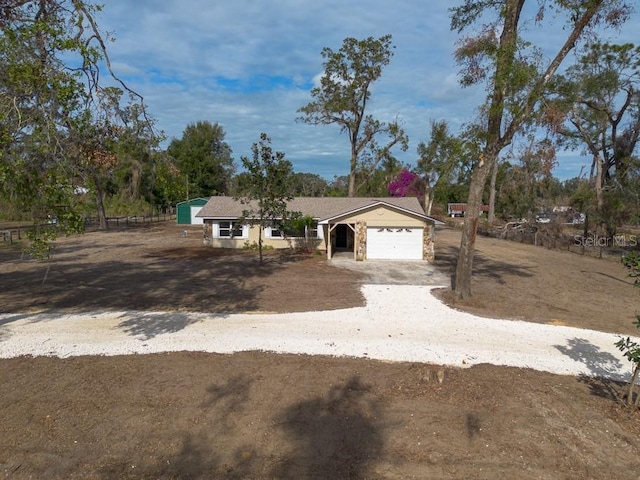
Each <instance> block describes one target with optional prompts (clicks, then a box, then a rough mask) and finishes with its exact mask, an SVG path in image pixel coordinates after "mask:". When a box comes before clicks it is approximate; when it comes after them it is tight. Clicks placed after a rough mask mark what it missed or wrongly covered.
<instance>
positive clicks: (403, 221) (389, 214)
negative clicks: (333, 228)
mask: <svg viewBox="0 0 640 480" xmlns="http://www.w3.org/2000/svg"><path fill="white" fill-rule="evenodd" d="M336 222H337V223H353V224H355V223H357V222H365V223H366V224H367V226H368V227H424V226H425V222H424V221H423V220H420V219H419V218H415V217H411V216H408V215H406V214H403V213H401V212H398V211H396V210H391V209H389V208H386V207H384V206H381V207H378V208H376V209H374V210H366V211H363V212H360V213H358V214H356V215H351V216H348V217H344V218H341V219H339V221H338V220H336Z"/></svg>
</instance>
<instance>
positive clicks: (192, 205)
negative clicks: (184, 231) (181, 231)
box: [176, 197, 209, 225]
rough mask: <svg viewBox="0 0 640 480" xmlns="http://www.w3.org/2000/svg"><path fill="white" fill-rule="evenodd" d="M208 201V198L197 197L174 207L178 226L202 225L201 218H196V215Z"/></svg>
mask: <svg viewBox="0 0 640 480" xmlns="http://www.w3.org/2000/svg"><path fill="white" fill-rule="evenodd" d="M208 201H209V199H208V198H204V197H198V198H192V199H191V200H186V201H184V202H180V203H178V204H177V205H176V220H177V222H178V225H198V224H199V225H202V218H199V217H196V215H197V214H198V213H199V212H200V210H202V207H204V206H205V205H206V203H207V202H208Z"/></svg>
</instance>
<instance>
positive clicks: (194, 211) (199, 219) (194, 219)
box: [191, 205, 204, 225]
mask: <svg viewBox="0 0 640 480" xmlns="http://www.w3.org/2000/svg"><path fill="white" fill-rule="evenodd" d="M200 210H202V205H200V206H193V205H191V223H192V224H193V225H201V224H203V223H204V219H203V218H202V217H196V215H197V214H198V213H200Z"/></svg>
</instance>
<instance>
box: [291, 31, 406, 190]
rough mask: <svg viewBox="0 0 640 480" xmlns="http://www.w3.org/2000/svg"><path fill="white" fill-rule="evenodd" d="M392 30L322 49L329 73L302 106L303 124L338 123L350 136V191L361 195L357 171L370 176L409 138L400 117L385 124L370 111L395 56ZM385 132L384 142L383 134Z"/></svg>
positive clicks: (325, 71) (323, 76)
mask: <svg viewBox="0 0 640 480" xmlns="http://www.w3.org/2000/svg"><path fill="white" fill-rule="evenodd" d="M393 48H394V47H393V46H392V44H391V35H383V36H382V37H380V38H377V39H375V38H373V37H369V38H366V39H364V40H357V39H355V38H345V39H344V42H343V44H342V47H340V50H338V51H337V52H334V51H333V50H332V49H330V48H328V47H325V48H324V49H322V57H323V58H324V59H325V62H324V64H323V65H324V74H323V75H322V77H321V79H320V85H319V86H317V87H314V88H313V89H312V90H311V96H312V97H313V101H312V102H311V103H309V104H307V105H306V106H304V107H302V108H300V109H299V110H298V112H299V113H301V114H302V116H301V117H300V118H299V120H300V121H302V122H304V123H309V124H312V125H329V124H335V125H338V126H340V129H341V131H342V132H346V133H347V134H348V135H349V143H350V145H351V156H350V160H349V196H350V197H353V196H355V195H356V192H357V190H358V185H356V181H357V178H356V177H357V174H358V172H359V171H360V173H364V174H365V175H364V178H365V180H366V179H367V178H368V176H369V175H370V174H371V173H372V172H374V171H375V170H376V168H377V167H378V165H379V164H380V163H381V162H383V161H384V160H386V159H389V157H390V156H391V153H390V152H391V149H392V148H393V147H394V146H396V145H398V146H400V148H401V149H402V150H403V151H406V150H407V148H408V142H409V139H408V137H407V135H406V134H405V132H404V129H403V128H402V127H401V125H400V123H399V122H398V121H397V120H395V121H392V122H390V123H385V122H382V121H380V120H377V119H375V118H374V117H373V116H372V115H370V114H367V113H366V111H367V110H366V108H367V105H368V102H369V101H370V97H371V84H372V83H374V82H375V81H377V80H378V79H379V78H380V76H381V75H382V69H383V68H384V67H386V66H387V65H388V64H389V62H390V61H391V57H392V56H393ZM384 137H386V141H385V142H383V143H382V144H380V143H378V139H379V138H384Z"/></svg>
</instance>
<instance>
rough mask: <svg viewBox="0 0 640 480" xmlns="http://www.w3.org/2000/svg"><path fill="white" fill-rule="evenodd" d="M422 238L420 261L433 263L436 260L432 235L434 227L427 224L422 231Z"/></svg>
mask: <svg viewBox="0 0 640 480" xmlns="http://www.w3.org/2000/svg"><path fill="white" fill-rule="evenodd" d="M423 231H424V233H423V236H422V259H423V260H426V261H428V262H433V261H434V260H435V259H436V251H435V243H434V238H433V237H434V233H435V226H434V225H433V224H431V223H428V224H427V225H426V226H425V229H424V230H423Z"/></svg>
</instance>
